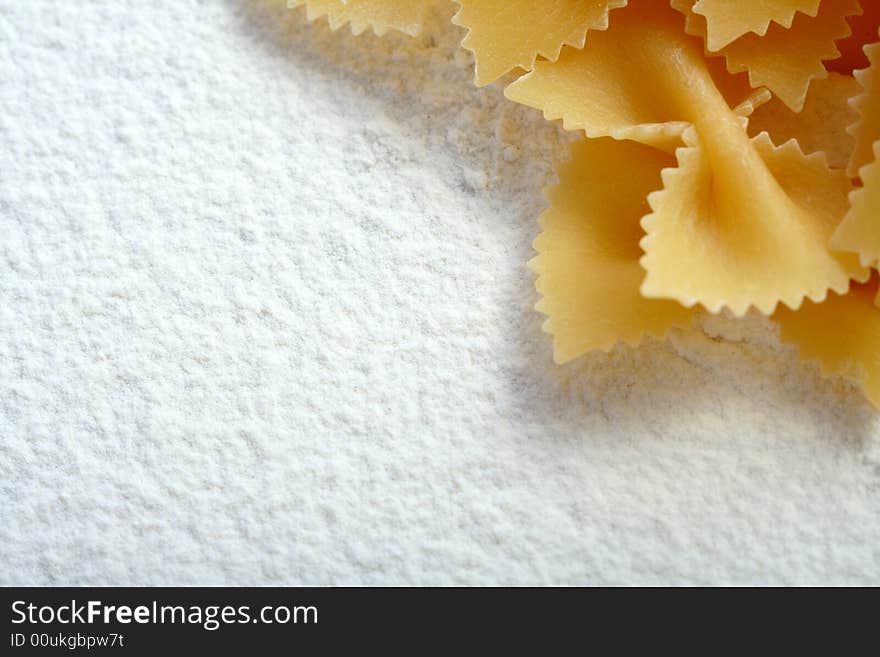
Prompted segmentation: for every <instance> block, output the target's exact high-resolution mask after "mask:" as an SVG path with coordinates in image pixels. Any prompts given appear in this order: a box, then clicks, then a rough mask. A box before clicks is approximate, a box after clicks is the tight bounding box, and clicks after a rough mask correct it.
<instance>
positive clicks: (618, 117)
mask: <svg viewBox="0 0 880 657" xmlns="http://www.w3.org/2000/svg"><path fill="white" fill-rule="evenodd" d="M683 23H684V18H683V17H682V16H681V15H680V14H678V13H677V12H675V11H673V10H672V9H670V8H669V7H665V8H664V7H663V6H662V5H661V4H658V3H653V2H647V1H646V2H643V3H636V2H631V3H630V5H629V7H627V9H625V10H621V11H619V12H615V15H614V20H613V21H612V25H611V27H610V28H609V30H608V31H607V32H602V33H596V34H594V35H592V37H591V38H590V39H589V40H588V41H587V43H586V45H585V46H584V48H583V49H582V50H573V49H567V50H566V51H564V52H563V56H561V57H560V58H559V61H558V62H557V63H551V62H540V63H538V64H537V65H536V66H535V70H534V71H532V72H531V73H529V74H526V75H525V76H523V77H522V78H520V79H519V80H517V81H516V82H514V83H513V84H511V85H510V86H509V87H508V89H507V95H508V97H510V98H512V99H513V100H517V101H520V102H525V103H526V104H529V105H533V106H537V107H539V108H541V109H543V110H544V112H545V115H547V116H548V117H549V116H554V117H555V116H560V117H562V118H563V120H564V122H565V123H566V125H567V126H568V127H582V128H583V129H584V130H585V131H586V133H587V134H588V135H590V136H599V135H603V136H612V137H616V138H626V139H632V140H636V141H641V142H643V143H646V144H649V145H653V146H658V147H666V146H668V145H669V140H670V138H672V137H674V138H675V139H678V140H684V142H685V143H686V145H687V148H685V149H682V150H679V151H678V155H679V166H678V168H677V169H669V170H667V171H666V172H664V176H663V181H664V183H665V189H664V190H663V191H662V192H657V193H656V194H654V195H652V197H651V199H650V200H651V206H652V208H653V210H654V213H653V214H652V215H650V216H649V217H646V218H645V219H644V220H643V222H642V225H643V227H644V228H645V230H646V232H647V236H646V237H645V238H644V239H643V240H642V247H643V248H644V250H645V256H644V257H643V258H642V260H641V262H642V266H643V267H644V268H645V270H646V272H647V275H646V277H645V281H644V283H643V285H642V293H643V294H645V295H646V296H650V297H655V298H668V299H673V300H676V301H679V302H680V303H682V304H683V305H685V306H693V305H694V304H696V303H700V304H702V305H703V306H704V307H706V308H707V309H708V310H710V311H711V312H718V311H720V310H721V309H722V308H723V307H728V308H730V310H732V311H733V312H734V314H736V315H743V314H744V313H745V312H746V311H747V310H748V308H749V307H750V306H755V307H756V308H758V309H759V310H761V311H762V312H764V313H770V312H772V311H773V309H774V308H775V307H776V305H777V303H778V302H779V301H782V302H784V303H786V304H788V305H791V306H792V307H797V306H798V305H799V304H800V303H801V301H802V300H803V298H804V297H805V296H807V297H810V298H816V299H821V298H824V297H825V294H826V292H827V290H828V289H829V288H831V289H834V290H845V289H846V288H847V286H848V285H849V280H850V278H851V277H861V278H862V280H863V279H864V277H865V276H867V272H866V271H865V270H863V269H862V268H860V267H859V265H858V260H857V258H854V257H850V256H838V255H835V254H832V253H831V252H830V250H829V248H828V241H829V239H830V237H831V234H832V232H833V231H834V229H835V228H836V226H837V224H838V223H839V221H840V217H842V216H843V215H844V213H845V212H846V208H847V194H848V192H849V191H850V189H851V183H850V181H849V179H848V178H847V176H846V175H845V174H844V173H843V172H840V171H838V172H834V171H832V170H830V169H829V167H828V166H827V164H826V162H825V160H824V157H822V156H821V155H816V156H813V157H810V158H807V157H805V156H804V155H803V154H802V153H801V151H800V150H799V149H798V148H797V147H796V145H794V144H788V145H786V146H785V147H783V148H781V149H776V148H774V147H773V145H772V143H771V142H770V141H769V139H768V138H766V137H764V138H760V137H759V138H757V139H750V138H749V136H748V134H747V132H746V129H745V120H744V119H743V118H742V117H741V116H739V115H738V114H737V113H735V112H734V111H733V110H731V109H730V102H729V101H728V100H727V99H725V97H724V94H723V93H722V89H719V86H718V83H717V81H716V78H715V77H713V75H712V71H711V68H710V66H709V65H708V64H707V62H706V59H705V57H704V54H703V48H702V45H701V44H700V42H699V41H698V40H695V39H694V38H692V37H690V36H688V35H686V34H684V31H683V29H682V26H683Z"/></svg>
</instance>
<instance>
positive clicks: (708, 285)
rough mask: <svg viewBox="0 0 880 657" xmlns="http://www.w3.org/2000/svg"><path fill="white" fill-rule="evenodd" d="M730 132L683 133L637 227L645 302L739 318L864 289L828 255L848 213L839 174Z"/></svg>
mask: <svg viewBox="0 0 880 657" xmlns="http://www.w3.org/2000/svg"><path fill="white" fill-rule="evenodd" d="M737 128H738V126H737V125H735V124H732V123H731V124H729V125H728V126H726V127H725V128H724V129H718V130H716V131H714V132H712V131H710V132H708V133H707V132H705V131H704V132H700V133H698V132H697V131H696V130H695V129H689V130H688V131H687V132H686V133H685V135H684V136H685V142H686V144H687V147H686V148H683V149H680V150H679V151H678V161H679V166H678V168H677V169H670V170H666V171H664V176H663V179H664V183H665V188H664V190H663V191H662V192H657V193H655V194H653V195H652V196H651V197H650V199H649V201H650V202H651V207H652V208H653V209H654V213H653V214H652V215H649V216H647V217H645V219H644V220H643V221H642V226H643V227H644V228H645V230H646V232H647V236H646V237H645V238H644V239H643V240H642V248H643V249H644V250H645V256H644V258H642V266H643V267H644V268H645V270H646V271H647V275H646V277H645V282H644V284H643V285H642V293H643V294H645V295H646V296H650V297H664V298H673V299H676V300H678V301H680V302H681V303H682V304H684V305H687V306H690V305H693V304H695V303H700V304H702V305H703V306H704V307H705V308H706V309H707V310H709V311H711V312H718V311H720V310H721V309H722V308H723V307H727V308H729V309H730V310H731V311H732V312H733V313H734V315H737V316H742V315H744V314H745V313H746V311H747V310H748V309H749V307H750V306H754V307H755V308H757V309H758V310H759V311H761V312H763V313H764V314H770V313H771V312H773V310H774V309H775V308H776V306H777V303H778V302H780V301H781V302H782V303H784V304H786V305H787V306H789V307H791V308H797V307H798V306H799V305H800V304H801V302H802V301H803V299H804V297H808V298H810V299H814V300H818V299H823V298H825V295H826V293H827V291H828V289H832V290H835V291H838V292H843V291H845V290H846V289H847V287H848V286H849V281H850V278H857V279H859V280H865V278H867V276H868V272H867V270H864V269H862V268H861V267H859V264H858V259H857V258H854V257H850V256H848V255H845V256H840V255H836V254H833V253H831V252H830V250H829V249H828V246H827V245H828V242H829V240H830V238H831V235H832V233H833V232H834V229H835V227H836V225H837V223H838V222H839V220H840V217H841V216H842V215H843V214H844V213H845V212H846V209H847V194H848V192H849V191H850V190H851V189H852V186H851V183H850V180H849V178H848V177H847V176H846V174H845V173H844V172H843V171H839V170H838V171H833V170H831V169H830V168H829V167H828V166H827V163H826V161H825V158H824V156H823V155H822V154H814V155H812V156H809V157H807V156H805V155H803V153H802V152H801V151H800V149H799V148H798V147H797V144H796V142H794V141H790V142H788V143H786V144H785V145H783V146H782V147H780V148H776V147H775V146H774V145H773V144H772V143H771V142H770V139H769V138H768V137H767V135H766V133H762V134H761V135H759V136H758V137H755V138H754V139H751V140H749V139H748V137H747V136H746V134H745V132H744V131H743V132H739V133H738V132H736V130H737ZM724 133H728V134H724Z"/></svg>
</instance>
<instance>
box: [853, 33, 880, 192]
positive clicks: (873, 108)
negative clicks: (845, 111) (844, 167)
mask: <svg viewBox="0 0 880 657" xmlns="http://www.w3.org/2000/svg"><path fill="white" fill-rule="evenodd" d="M865 55H866V56H867V58H868V63H869V65H868V68H866V69H863V70H860V71H856V72H855V78H856V80H858V81H859V84H861V85H862V88H863V89H864V91H863V93H862V94H861V95H859V96H857V97H856V98H855V99H854V100H853V107H855V109H856V111H857V112H858V113H859V120H858V122H857V123H856V124H855V125H854V126H853V128H852V133H853V135H854V136H855V138H856V147H855V150H854V151H853V157H852V161H851V162H850V165H849V174H850V175H851V176H852V177H854V178H855V177H857V176H858V175H859V169H861V168H862V167H863V166H865V165H866V164H868V163H869V162H871V161H872V160H873V159H874V157H873V149H874V142H875V141H877V140H878V139H880V44H873V45H870V46H868V47H866V48H865Z"/></svg>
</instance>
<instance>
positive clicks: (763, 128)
mask: <svg viewBox="0 0 880 657" xmlns="http://www.w3.org/2000/svg"><path fill="white" fill-rule="evenodd" d="M861 92H862V87H861V85H860V84H859V83H858V82H857V81H856V80H855V79H853V78H852V77H850V76H848V75H840V74H838V73H830V74H829V75H828V77H827V78H825V79H824V80H814V81H813V83H812V84H811V85H810V90H809V92H808V93H807V98H806V103H805V104H804V108H803V109H802V110H801V111H800V112H793V111H792V110H791V109H790V108H789V107H788V106H787V105H786V104H785V103H783V102H782V101H781V100H779V99H778V98H774V99H773V100H771V101H770V102H769V103H767V104H765V105H763V106H762V107H759V108H758V109H757V110H755V112H754V113H753V114H752V115H751V117H750V118H749V134H750V135H752V136H755V135H758V134H760V133H761V132H767V133H769V135H770V140H771V141H772V142H773V143H774V144H783V143H785V142H787V141H788V140H790V139H796V140H797V142H798V143H799V144H800V146H801V149H802V150H803V151H804V153H807V154H810V153H817V152H821V153H825V156H826V157H827V158H828V164H829V166H831V167H832V168H834V169H846V167H847V165H848V164H849V161H850V158H851V157H852V152H853V147H854V146H855V139H854V138H853V136H852V135H851V134H849V128H850V126H852V124H853V123H855V122H856V120H857V118H858V114H857V112H856V111H855V109H853V107H852V106H851V105H850V102H849V101H850V100H851V99H852V98H853V97H855V96H857V95H858V94H860V93H861Z"/></svg>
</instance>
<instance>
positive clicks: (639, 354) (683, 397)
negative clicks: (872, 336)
mask: <svg viewBox="0 0 880 657" xmlns="http://www.w3.org/2000/svg"><path fill="white" fill-rule="evenodd" d="M226 1H227V3H228V5H229V7H230V9H231V11H232V12H233V14H234V15H235V16H236V18H237V19H238V21H239V25H240V27H241V29H242V31H243V32H244V33H245V34H247V35H248V36H249V37H250V38H251V39H252V41H253V42H254V47H261V48H267V49H269V50H270V51H271V52H272V53H273V54H274V55H275V56H277V57H278V58H280V59H283V60H284V61H285V62H288V63H289V65H290V66H291V67H292V68H301V67H304V68H311V69H312V70H315V71H318V70H321V69H326V68H327V67H328V66H329V67H331V69H332V71H333V76H334V81H336V82H338V84H340V85H348V86H349V87H350V88H354V89H357V90H358V92H359V93H361V94H362V95H363V97H364V105H365V106H364V108H361V110H362V111H363V112H364V113H365V115H372V114H373V113H374V112H380V113H383V114H384V116H385V118H386V119H387V120H389V121H391V122H392V123H393V124H394V125H395V126H399V128H400V129H401V130H404V131H406V132H407V133H411V134H414V135H425V148H426V152H427V153H428V155H429V157H426V158H425V162H424V166H431V165H432V162H433V158H431V157H430V153H431V151H432V149H436V150H437V151H438V152H439V151H440V150H441V149H442V150H445V151H448V150H449V148H450V146H452V147H454V148H456V156H457V157H458V158H459V159H460V160H461V162H462V171H461V180H460V182H459V185H460V188H461V190H462V192H463V193H467V194H472V195H475V196H484V197H486V198H488V199H490V204H491V198H493V197H496V198H497V197H507V198H510V197H512V196H516V197H517V199H518V200H519V199H521V200H522V202H521V208H522V210H521V212H518V213H517V215H516V216H513V217H511V216H510V215H509V214H505V213H501V212H495V213H492V212H487V213H486V214H487V219H488V220H495V221H497V222H498V223H499V225H500V224H502V223H503V224H504V225H503V227H502V226H500V227H499V230H510V229H511V227H513V228H514V229H518V230H519V233H520V234H521V236H522V237H521V239H519V240H518V246H517V250H518V253H517V256H521V259H522V262H524V263H525V262H526V261H527V260H528V259H529V258H530V257H531V256H532V255H533V252H532V248H531V241H532V239H533V237H534V234H535V232H536V221H535V218H536V217H537V216H538V215H539V214H540V212H541V211H542V210H543V208H544V205H545V202H544V199H543V195H542V191H541V190H542V189H543V188H544V187H545V186H547V185H548V184H551V183H552V182H553V173H552V163H553V162H555V161H558V160H560V159H562V158H564V157H565V155H564V154H565V152H566V141H567V140H568V139H569V138H570V136H569V135H565V134H563V133H562V131H561V130H560V129H559V127H558V126H557V125H555V124H550V123H548V122H545V121H543V119H542V118H541V117H540V115H539V114H538V113H537V112H533V111H532V110H529V109H527V108H523V107H520V106H516V105H514V104H513V103H510V102H508V101H506V100H505V99H504V98H503V95H502V93H501V89H500V87H499V85H494V86H490V87H488V88H484V89H476V88H475V87H474V86H473V84H472V75H471V72H470V71H471V68H470V66H469V65H468V64H469V55H464V54H462V51H460V50H459V48H458V43H459V41H460V40H461V38H462V35H463V32H462V31H460V30H457V29H452V30H450V29H444V28H443V26H444V24H447V23H448V20H449V17H450V16H451V14H452V13H453V8H452V6H451V5H450V7H449V9H448V11H440V12H437V13H435V15H434V16H433V17H432V18H431V19H430V20H429V21H428V25H427V29H426V33H425V35H423V36H420V37H418V38H410V37H406V36H403V35H398V34H394V33H391V34H389V35H386V36H385V37H383V38H379V37H376V36H375V35H374V34H372V33H371V32H368V33H364V34H362V35H360V36H358V37H352V36H351V35H350V33H349V32H348V28H342V29H341V30H340V31H339V32H336V33H334V32H331V30H330V29H329V27H328V26H327V22H326V20H325V19H321V20H319V21H315V22H314V23H308V22H307V21H306V19H305V13H304V10H303V9H301V8H300V9H297V10H293V11H291V10H289V9H287V8H286V3H285V1H284V0H226ZM456 51H458V52H459V54H458V55H455V53H456ZM366 53H369V56H366ZM377 53H379V54H381V56H378V57H377ZM456 56H457V57H459V58H461V57H465V58H466V59H465V61H464V62H461V61H459V62H455V61H454V58H455V57H456ZM417 58H431V59H433V60H434V61H433V65H432V66H430V67H429V66H424V67H418V66H415V67H414V66H413V65H412V61H413V60H415V59H417ZM414 71H423V72H424V73H423V77H418V76H414ZM428 71H431V72H432V73H431V74H430V76H429V74H428ZM438 71H439V74H438ZM389 96H392V97H396V99H397V102H394V103H389V102H387V99H388V98H389ZM400 99H402V100H403V101H404V102H400ZM487 133H490V134H494V135H495V142H497V145H498V147H497V148H490V149H487V148H486V137H485V135H486V134H487ZM506 290H507V292H506V298H505V300H504V303H505V304H506V305H508V306H510V307H511V308H515V310H513V311H512V314H513V316H516V317H518V318H519V321H518V322H516V323H515V324H514V325H513V326H511V327H508V328H507V329H505V330H506V331H508V333H509V335H510V340H511V342H513V343H515V346H514V347H513V348H512V354H506V355H505V357H507V358H510V362H509V363H508V364H505V365H503V367H504V368H505V369H506V370H507V372H506V376H505V380H507V381H508V382H509V384H508V385H509V388H508V390H506V391H504V393H505V394H507V395H508V396H509V397H510V399H511V401H512V403H513V405H514V407H515V408H517V409H519V410H520V411H521V413H522V415H523V416H524V417H526V418H528V419H529V420H530V421H531V422H532V423H534V425H535V427H536V428H540V429H541V431H538V432H536V435H548V434H549V435H551V436H554V435H555V436H556V437H557V438H558V439H568V438H571V437H572V436H571V435H570V434H571V427H578V428H579V430H578V435H580V436H590V435H592V434H593V433H594V430H595V432H596V433H599V432H601V431H602V427H603V425H604V426H607V425H608V424H609V423H610V424H613V425H614V426H615V427H616V428H617V431H616V432H615V433H617V434H618V435H630V436H640V438H639V440H645V439H648V438H649V437H651V436H655V435H656V437H657V438H658V439H663V440H668V439H670V436H669V431H668V427H669V426H670V425H672V426H674V425H675V424H676V423H677V422H678V423H680V424H681V426H682V427H683V431H688V430H691V431H694V430H696V431H698V432H701V433H702V435H703V438H704V439H705V440H707V441H713V440H717V441H720V442H724V441H728V440H729V439H730V438H729V436H730V434H731V431H732V430H733V432H734V433H735V430H736V427H737V426H738V424H739V423H740V422H742V421H743V416H744V415H751V416H752V417H750V418H748V421H749V423H750V424H752V425H754V424H755V422H756V419H757V420H758V424H759V425H760V423H761V422H760V417H763V416H767V415H770V416H775V415H778V416H780V417H781V418H783V419H789V420H791V421H788V422H783V424H782V426H800V427H804V426H809V427H811V428H812V430H813V433H814V435H821V436H822V437H827V439H829V440H836V441H843V442H845V443H846V444H851V445H852V447H853V448H854V449H860V448H861V447H862V446H863V444H864V443H866V441H867V440H868V436H869V435H870V430H871V427H872V425H873V424H874V422H875V416H874V412H873V410H872V409H870V407H869V406H868V404H867V402H865V401H864V400H863V399H862V397H861V395H860V394H859V392H858V391H857V389H856V388H855V387H854V386H852V385H850V384H848V383H846V382H843V381H839V380H828V379H825V378H823V377H822V376H821V375H820V373H819V370H818V367H817V366H816V365H815V364H812V363H806V364H805V363H803V362H801V361H800V360H799V358H798V357H797V354H796V353H795V352H794V350H793V349H791V348H787V347H780V345H779V343H778V340H777V339H776V338H775V337H774V336H773V335H769V336H768V334H767V333H768V331H772V328H768V326H767V325H768V324H769V322H766V320H761V319H760V318H751V319H750V320H749V321H748V322H747V325H746V328H745V331H743V330H741V328H735V326H736V325H735V324H734V323H733V322H728V323H727V324H726V325H725V322H726V320H723V319H717V320H712V321H713V322H715V324H716V326H715V329H717V328H718V326H721V333H723V334H724V336H723V337H712V336H711V335H707V334H705V333H703V332H700V331H692V332H675V333H674V334H673V335H672V336H670V340H668V341H666V342H658V341H648V342H646V343H645V344H643V345H642V346H641V347H639V348H638V349H633V348H630V347H627V346H618V347H617V348H615V349H614V350H612V351H611V352H610V353H593V354H589V355H587V356H585V357H583V358H580V359H578V360H577V361H575V362H573V363H570V364H568V365H565V366H562V367H558V366H556V365H554V364H553V361H552V356H551V345H550V338H549V336H547V335H545V334H543V333H542V331H541V328H540V327H541V324H542V322H543V318H542V317H541V316H540V315H538V314H537V313H536V312H534V311H533V310H532V309H531V307H532V306H533V305H534V303H535V302H536V301H537V294H536V292H535V290H534V284H533V279H532V276H531V274H530V273H529V272H528V271H526V269H525V267H523V271H522V276H521V278H520V280H518V281H515V282H513V284H511V285H508V286H507V287H506ZM762 321H763V322H764V325H763V326H762V325H761V322H762ZM715 332H716V333H717V331H715ZM710 333H711V331H710ZM511 356H512V357H511ZM775 426H778V425H774V424H773V423H767V436H766V437H767V440H768V441H771V442H777V443H780V442H781V443H785V442H786V441H788V440H796V439H797V438H798V436H778V435H772V434H773V431H774V430H775V429H774V427H775ZM554 427H558V431H556V432H554V431H553V428H554ZM661 427H666V428H665V429H663V430H662V431H661ZM694 427H696V429H694ZM547 429H549V431H547Z"/></svg>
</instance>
